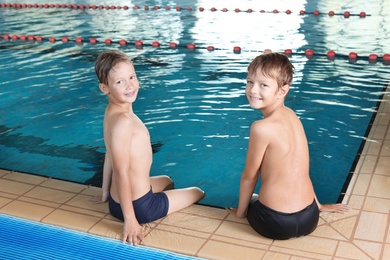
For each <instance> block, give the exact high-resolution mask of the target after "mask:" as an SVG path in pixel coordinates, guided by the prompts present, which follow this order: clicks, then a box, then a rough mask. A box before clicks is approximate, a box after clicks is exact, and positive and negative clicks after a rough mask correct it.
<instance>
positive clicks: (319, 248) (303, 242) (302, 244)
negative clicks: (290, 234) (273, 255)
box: [271, 235, 338, 255]
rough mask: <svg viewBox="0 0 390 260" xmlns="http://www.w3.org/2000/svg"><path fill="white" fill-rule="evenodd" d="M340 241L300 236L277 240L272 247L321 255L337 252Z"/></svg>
mask: <svg viewBox="0 0 390 260" xmlns="http://www.w3.org/2000/svg"><path fill="white" fill-rule="evenodd" d="M337 245H338V241H335V240H332V239H326V238H319V237H313V236H310V235H309V236H305V237H298V238H293V239H289V240H275V241H274V243H273V244H272V247H271V249H272V248H273V247H274V246H275V247H282V248H289V249H299V250H300V251H305V252H310V253H314V254H320V255H333V254H334V252H336V247H337Z"/></svg>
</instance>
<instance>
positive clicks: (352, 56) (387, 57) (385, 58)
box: [0, 34, 390, 65]
mask: <svg viewBox="0 0 390 260" xmlns="http://www.w3.org/2000/svg"><path fill="white" fill-rule="evenodd" d="M0 40H2V41H4V42H9V41H12V42H17V41H20V42H38V43H42V42H44V41H49V42H50V43H56V42H59V41H61V42H62V43H68V42H75V43H76V44H78V45H82V44H84V43H88V42H89V43H90V44H93V45H94V44H98V43H104V44H106V45H111V44H114V43H115V44H119V45H120V46H127V45H129V44H131V41H128V40H125V39H121V40H119V41H113V40H111V39H105V40H104V41H100V40H98V39H97V38H89V41H85V40H84V38H82V37H76V38H75V39H73V40H72V39H69V37H67V36H64V37H62V38H61V40H57V39H56V38H55V37H43V36H34V35H20V36H18V35H16V34H12V35H10V34H4V35H0ZM133 44H134V46H135V47H136V48H138V49H142V48H143V46H151V47H154V48H159V47H169V48H172V49H175V48H187V49H189V50H195V49H207V50H208V51H210V52H211V51H215V50H227V49H223V48H215V47H214V46H211V45H209V46H196V45H195V44H194V43H188V44H187V45H179V44H177V43H176V42H170V43H169V44H167V45H162V44H161V43H160V42H158V41H153V42H151V43H150V44H148V43H144V42H143V41H142V40H135V41H133ZM249 51H250V52H258V50H249ZM233 52H234V53H237V54H239V53H241V47H239V46H234V47H233ZM283 53H284V54H286V55H287V56H291V55H305V56H306V57H307V58H308V59H312V58H313V57H314V56H326V57H327V58H328V60H334V59H335V58H336V57H340V58H348V59H349V60H350V61H351V62H354V61H356V60H357V59H364V60H368V61H369V62H370V63H376V62H377V61H382V62H383V63H384V64H386V65H390V54H389V53H385V54H383V55H382V56H379V55H378V54H375V53H372V54H370V55H368V56H360V55H358V54H357V53H356V52H350V53H349V54H340V53H336V52H335V51H333V50H329V51H328V52H327V53H316V52H314V50H312V49H307V50H306V51H304V52H294V51H293V50H292V49H285V50H283Z"/></svg>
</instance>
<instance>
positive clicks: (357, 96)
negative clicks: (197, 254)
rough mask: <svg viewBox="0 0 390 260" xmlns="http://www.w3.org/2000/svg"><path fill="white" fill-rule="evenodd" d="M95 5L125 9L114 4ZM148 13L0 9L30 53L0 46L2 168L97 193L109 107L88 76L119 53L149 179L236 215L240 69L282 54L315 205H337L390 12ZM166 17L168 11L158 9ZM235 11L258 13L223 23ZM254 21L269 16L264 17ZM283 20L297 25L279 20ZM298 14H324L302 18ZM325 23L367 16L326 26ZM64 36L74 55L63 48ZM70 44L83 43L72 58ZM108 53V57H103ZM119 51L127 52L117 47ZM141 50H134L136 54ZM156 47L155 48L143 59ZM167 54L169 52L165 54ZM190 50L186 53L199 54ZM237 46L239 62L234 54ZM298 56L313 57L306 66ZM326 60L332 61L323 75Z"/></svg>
mask: <svg viewBox="0 0 390 260" xmlns="http://www.w3.org/2000/svg"><path fill="white" fill-rule="evenodd" d="M4 2H6V1H0V3H4ZM29 2H30V3H38V4H39V3H42V4H43V3H44V1H34V2H31V1H25V3H29ZM67 3H75V1H68V2H67ZM77 3H78V4H80V2H79V1H77ZM82 3H84V4H88V3H89V1H82ZM101 4H103V5H104V4H107V5H108V4H110V5H114V6H121V5H122V6H123V4H121V1H102V3H101ZM156 4H157V2H155V1H133V2H132V3H131V4H128V6H129V7H132V6H135V5H139V6H140V8H139V9H137V10H135V9H133V8H129V9H126V10H125V9H124V8H121V9H118V8H115V9H106V8H102V9H99V8H97V9H84V10H80V8H77V9H75V8H68V7H67V8H62V7H61V8H45V7H38V8H34V7H32V8H20V9H19V8H13V7H2V8H0V13H1V16H0V24H1V27H0V28H1V32H0V35H1V36H4V35H5V34H9V35H10V36H12V35H14V34H15V35H18V36H20V35H34V36H35V39H34V40H33V41H29V40H28V39H27V40H25V41H23V40H21V39H20V38H18V39H15V40H14V39H12V37H11V38H10V39H8V40H7V39H5V38H4V37H2V38H1V42H0V53H1V55H0V70H1V72H2V73H0V74H1V75H0V84H1V85H0V87H1V89H0V118H1V123H0V149H1V153H0V168H5V169H11V170H16V171H22V172H29V173H33V174H41V175H48V176H52V177H54V178H60V179H66V180H70V181H75V182H81V183H87V184H93V185H99V182H100V181H101V167H102V163H103V154H104V144H103V139H102V120H103V112H104V108H105V106H106V103H107V101H106V99H105V97H104V96H102V95H101V94H100V92H99V90H98V88H97V79H96V76H95V74H94V71H93V65H94V61H95V59H96V57H97V55H98V53H99V52H100V51H102V50H104V49H107V48H120V49H121V50H123V51H125V52H126V53H127V54H128V55H129V56H130V57H131V58H132V59H133V61H134V64H135V67H136V71H137V73H138V77H139V79H140V84H141V90H140V93H139V96H138V100H137V102H136V103H135V106H134V109H135V111H136V113H137V114H138V115H139V117H140V118H141V119H142V120H143V121H144V123H145V124H146V126H147V127H148V129H149V131H150V134H151V139H152V142H153V147H154V151H155V153H154V162H153V167H152V175H158V174H167V175H170V176H171V177H172V178H173V179H174V181H175V183H176V186H177V187H186V186H193V185H196V186H199V187H200V188H202V189H204V190H205V191H206V193H207V195H206V198H205V199H204V200H203V201H202V202H201V203H202V204H206V205H212V206H219V207H228V206H234V205H236V203H237V198H238V188H239V187H238V184H239V178H240V174H241V171H242V169H243V167H244V161H245V153H246V146H247V141H248V139H247V138H248V134H249V126H250V124H251V122H253V121H254V120H256V119H260V118H261V115H260V113H259V112H258V111H254V110H252V109H250V107H249V106H248V104H247V101H246V97H245V91H244V88H245V78H246V66H247V65H248V63H249V62H250V60H251V59H252V58H254V57H255V56H256V55H258V54H259V53H260V52H261V51H262V50H264V49H265V48H271V49H273V50H275V51H283V50H285V49H292V50H293V54H292V55H291V60H292V62H293V64H294V65H295V67H296V74H295V79H294V83H293V88H292V90H291V91H290V93H289V95H288V97H287V99H286V105H287V106H289V107H291V108H292V109H293V110H294V111H296V113H297V114H298V115H299V117H300V118H301V120H302V122H303V124H304V127H305V129H306V132H307V137H308V140H309V148H310V153H311V177H312V179H313V184H314V186H315V189H316V192H317V195H318V197H319V199H320V200H321V201H322V202H324V203H328V202H335V201H336V200H337V199H338V198H339V196H340V193H341V192H342V190H343V186H344V183H345V181H346V180H347V179H348V175H349V172H350V170H351V168H353V167H354V163H355V158H356V156H357V154H358V153H359V149H360V147H361V144H362V142H364V141H365V139H366V138H365V137H366V131H367V129H368V127H369V124H370V122H371V120H372V118H373V116H374V115H375V110H376V106H377V104H378V101H379V100H380V97H381V95H382V94H383V87H384V86H385V84H387V83H388V73H389V70H390V66H389V65H386V64H383V62H382V61H381V60H380V59H379V60H378V61H377V62H369V61H368V59H367V57H368V55H369V54H371V53H377V54H378V55H382V54H384V53H389V52H390V50H389V49H386V46H389V39H383V37H382V35H386V30H387V27H386V26H385V24H386V22H387V21H386V16H383V15H379V13H386V11H388V10H389V4H386V3H382V2H381V1H373V3H372V5H370V6H369V7H367V6H366V5H365V4H364V1H352V2H349V3H348V4H340V3H337V2H336V1H326V3H324V2H322V3H313V2H311V3H306V1H296V2H295V3H294V5H293V6H291V5H292V4H291V3H285V1H272V3H268V4H264V3H261V4H259V3H252V2H251V1H243V2H242V3H241V2H240V6H236V3H235V2H234V1H224V2H219V1H205V2H202V1H197V2H195V3H194V2H193V1H176V2H175V4H172V2H169V1H159V2H158V5H159V6H160V7H161V8H159V9H157V8H154V7H155V6H156ZM168 4H169V6H171V10H166V9H165V6H167V5H168ZM144 6H148V7H150V8H149V10H145V8H144ZM175 6H181V7H182V9H181V10H180V11H177V10H176V9H175V8H174V7H175ZM201 6H203V7H204V8H205V11H203V12H202V11H200V10H199V9H198V8H199V7H201ZM187 7H192V8H193V9H192V10H187ZM212 7H215V8H216V9H217V11H214V12H213V11H211V8H212ZM237 7H239V8H240V9H241V10H247V9H248V8H252V9H253V10H254V11H253V12H252V13H249V12H246V11H242V12H235V11H233V10H234V8H237ZM223 8H227V10H228V11H226V12H224V11H223ZM366 8H368V9H366ZM263 9H264V10H267V12H265V13H260V10H263ZM275 9H278V10H280V11H279V13H274V12H273V10H275ZM287 9H290V10H291V11H292V12H293V13H292V14H290V15H289V14H286V13H285V12H284V11H285V10H287ZM303 9H304V10H307V11H313V10H317V9H318V10H321V12H322V13H324V12H325V14H320V15H317V16H316V15H313V14H311V13H308V14H306V15H299V14H298V12H299V10H303ZM330 10H334V11H335V12H337V13H338V14H342V13H343V12H344V11H345V10H349V11H350V12H351V13H352V14H359V13H360V12H361V11H365V12H366V13H367V14H368V16H367V17H365V18H360V17H359V16H358V15H352V16H351V17H349V18H344V17H343V15H335V16H329V15H327V14H326V13H327V12H328V11H330ZM372 28H375V30H374V29H372ZM362 31H364V32H365V33H364V34H362V33H361V32H362ZM259 32H261V33H259ZM39 35H42V36H43V37H44V39H43V40H42V42H39V41H38V40H37V39H36V37H37V36H39ZM65 36H66V37H69V39H71V41H69V42H68V43H63V42H62V38H63V37H65ZM49 37H55V38H56V41H55V42H54V41H53V42H51V41H50V40H49ZM78 37H82V38H83V42H82V43H78V44H76V43H75V42H74V40H75V39H76V38H78ZM90 38H96V39H97V40H98V43H96V44H92V43H90V42H89V39H90ZM105 39H112V40H113V43H112V44H111V45H106V44H105V43H104V41H105ZM121 39H126V40H127V44H126V45H122V46H121V45H119V43H118V42H119V41H120V40H121ZM139 39H140V40H142V41H143V43H144V45H143V47H142V48H136V47H135V46H134V42H135V41H136V40H139ZM153 41H158V42H159V43H160V44H161V45H160V47H158V48H156V47H153V46H152V42H153ZM170 42H176V43H178V44H179V46H178V47H177V48H171V47H169V43H170ZM188 43H195V44H196V46H197V47H196V48H195V50H191V49H188V48H187V44H188ZM207 46H215V50H214V51H209V50H207ZM235 46H240V48H241V52H234V51H233V48H234V47H235ZM306 49H313V50H314V51H315V55H314V56H313V58H312V59H310V58H308V57H306V56H305V50H306ZM330 49H333V50H335V51H336V52H337V53H338V54H339V55H340V54H341V56H339V55H338V56H337V57H336V58H335V60H334V61H329V60H328V58H327V56H326V53H327V51H328V50H330ZM352 51H353V52H357V53H358V55H359V57H358V59H357V60H356V61H349V59H348V54H349V53H350V52H352Z"/></svg>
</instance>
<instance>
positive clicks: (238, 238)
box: [0, 88, 390, 260]
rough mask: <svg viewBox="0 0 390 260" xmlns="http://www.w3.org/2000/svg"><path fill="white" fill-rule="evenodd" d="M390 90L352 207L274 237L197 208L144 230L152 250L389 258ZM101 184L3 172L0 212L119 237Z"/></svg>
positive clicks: (349, 200)
mask: <svg viewBox="0 0 390 260" xmlns="http://www.w3.org/2000/svg"><path fill="white" fill-rule="evenodd" d="M389 91H390V88H387V92H386V94H385V95H384V97H383V100H382V102H381V105H380V107H379V110H378V113H377V116H376V118H375V121H374V123H373V126H372V128H371V131H370V134H369V136H368V139H367V142H366V144H365V147H364V149H363V151H362V154H361V156H360V159H359V161H358V163H357V166H356V169H355V172H354V173H353V176H352V179H351V182H350V184H349V187H348V189H347V192H346V195H345V197H344V203H346V204H348V205H349V206H350V207H351V208H352V210H351V211H350V212H349V213H346V214H337V213H329V214H321V218H320V223H319V225H318V228H317V229H316V230H315V231H314V232H313V233H312V234H310V235H308V236H306V237H300V238H295V239H290V240H286V241H277V240H271V239H267V238H264V237H261V236H260V235H258V234H257V233H255V232H254V231H253V230H252V229H251V228H250V226H249V225H248V223H247V221H246V220H237V219H235V218H232V217H231V216H230V215H229V214H228V213H227V212H226V211H225V210H223V209H218V208H212V207H206V206H199V205H194V206H191V207H189V208H187V209H185V210H182V211H181V212H178V213H174V214H172V215H170V216H168V217H165V218H163V219H161V220H158V221H156V222H153V223H151V224H148V225H146V226H145V227H144V234H145V242H144V243H143V245H145V246H148V247H154V248H160V249H165V250H170V251H173V252H177V253H181V254H186V255H191V256H198V257H201V258H206V259H240V260H243V259H390V218H389V217H390V214H389V213H390V92H389ZM99 194H100V189H98V188H94V187H88V186H84V185H80V184H75V183H70V182H64V181H58V180H53V179H48V178H45V177H39V176H35V175H27V174H22V173H17V172H9V171H4V170H0V214H7V215H12V216H16V217H21V218H26V219H30V220H34V221H40V222H42V223H48V224H52V225H57V226H61V227H65V228H69V229H74V230H78V231H84V232H88V233H91V234H95V235H99V236H106V237H110V238H117V239H120V236H121V232H122V224H121V223H120V222H118V221H116V220H115V219H114V218H112V217H111V216H110V215H109V214H108V206H107V204H106V203H105V204H94V203H91V202H90V199H91V197H93V196H97V195H99Z"/></svg>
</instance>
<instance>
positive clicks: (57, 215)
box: [42, 209, 100, 232]
mask: <svg viewBox="0 0 390 260" xmlns="http://www.w3.org/2000/svg"><path fill="white" fill-rule="evenodd" d="M98 221H100V218H97V217H93V216H88V215H83V214H78V213H74V212H69V211H64V210H60V209H57V210H55V211H53V212H52V213H50V214H49V215H48V216H47V217H45V218H44V219H42V222H43V223H48V224H52V225H56V226H61V227H65V228H71V229H75V230H79V231H84V232H88V230H89V229H90V228H92V227H93V226H94V225H95V224H96V223H98Z"/></svg>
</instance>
